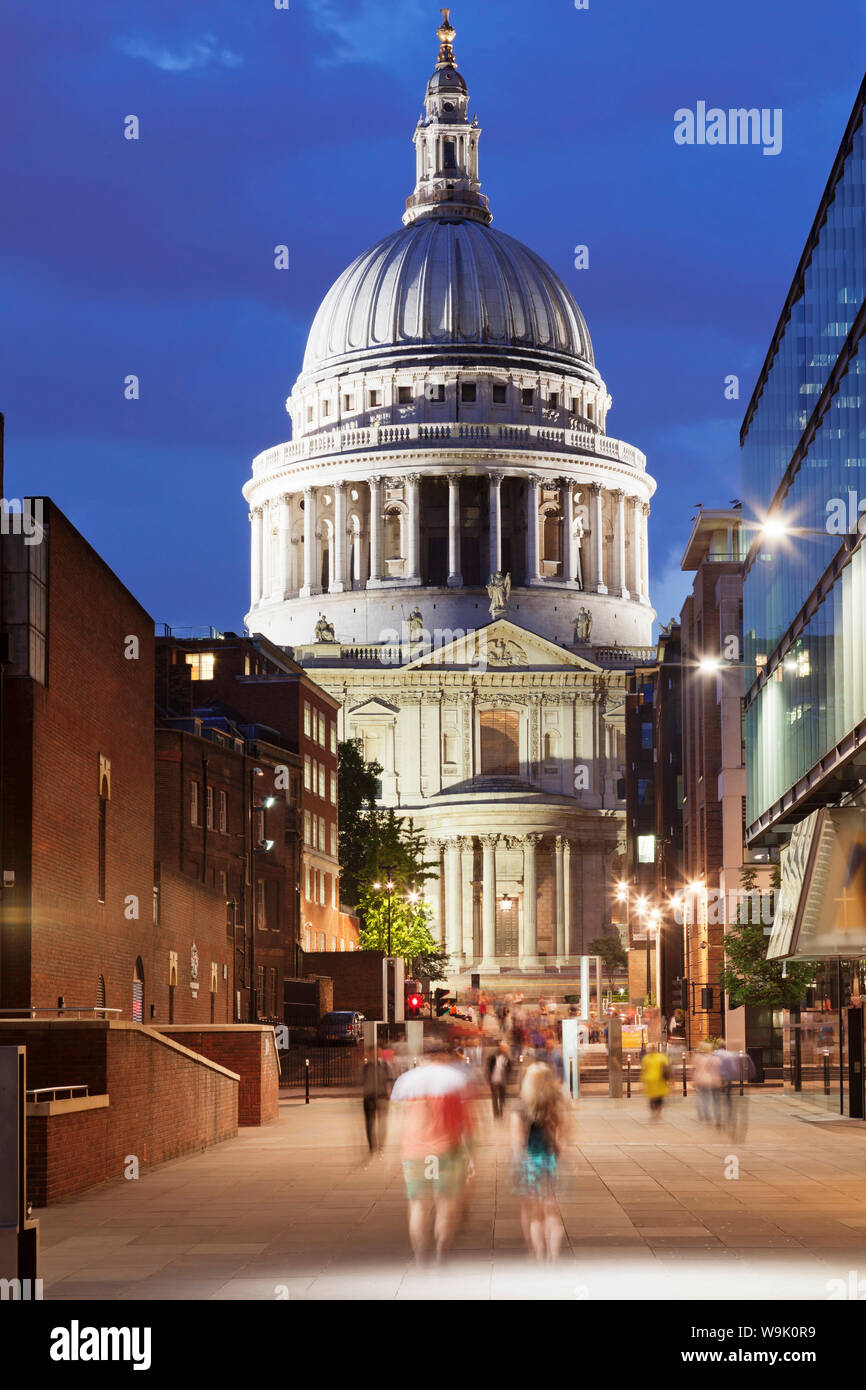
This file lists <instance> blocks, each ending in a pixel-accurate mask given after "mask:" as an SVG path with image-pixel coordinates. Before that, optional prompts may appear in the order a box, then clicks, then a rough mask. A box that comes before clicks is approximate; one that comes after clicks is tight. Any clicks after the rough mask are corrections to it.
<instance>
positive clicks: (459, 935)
mask: <svg viewBox="0 0 866 1390" xmlns="http://www.w3.org/2000/svg"><path fill="white" fill-rule="evenodd" d="M476 842H477V843H478V844H480V849H481V854H480V860H481V878H480V885H479V880H478V877H477V859H478V855H477V851H476ZM438 843H439V847H440V848H441V849H442V851H443V860H442V862H443V867H444V883H443V884H442V885H440V884H439V882H438V880H436V879H435V878H434V880H433V881H432V884H431V885H430V886H428V888H427V890H426V892H427V896H428V898H431V899H433V900H434V902H435V907H434V920H433V929H434V932H436V933H437V935H438V938H439V940H440V941H441V943H442V945H443V947H444V949H445V950H446V951H447V952H448V954H449V956H451V957H452V960H453V961H454V962H455V963H463V964H466V965H468V964H469V963H470V962H472V963H474V964H475V967H476V968H477V969H479V970H482V971H483V970H485V969H493V968H496V967H498V966H500V965H506V964H507V965H511V966H513V965H515V964H518V965H519V967H520V968H521V969H532V968H538V967H539V966H540V965H541V964H542V961H541V958H540V957H539V950H538V947H539V920H538V919H539V890H538V856H539V852H542V853H544V852H547V853H549V855H550V857H551V858H552V868H553V883H552V889H551V893H550V895H549V905H550V908H551V909H552V918H553V932H552V938H551V940H550V941H549V943H548V944H547V949H546V950H545V954H544V959H545V962H546V963H548V964H553V963H555V961H556V960H561V959H567V958H568V957H570V956H572V955H576V954H579V952H580V949H581V945H582V943H581V942H580V941H578V939H577V922H576V920H575V917H574V912H573V903H574V888H575V882H576V865H575V862H574V856H575V854H576V853H577V851H576V850H574V849H573V847H572V843H571V841H570V840H569V839H568V838H567V837H566V836H563V835H555V836H542V835H541V834H537V833H534V832H533V833H530V834H525V835H517V836H515V835H498V834H482V835H479V836H476V837H473V836H463V835H458V836H453V837H451V838H449V839H445V840H442V841H439V842H438ZM435 847H436V842H433V843H432V845H431V844H429V843H428V852H429V850H430V849H431V848H432V849H433V850H434V852H435ZM503 850H508V851H511V852H513V851H514V850H519V851H521V852H522V865H521V868H522V875H520V876H518V878H517V879H516V880H515V876H514V875H513V873H511V874H503V872H502V867H503V866H502V860H501V857H500V860H499V863H498V864H497V851H503ZM512 864H513V860H512ZM498 879H499V883H498ZM521 879H522V891H521V888H520V886H518V887H517V888H516V889H512V885H514V884H515V882H517V884H518V885H520V882H521ZM479 886H480V889H481V892H480V906H481V934H480V941H479V942H476V939H475V917H476V911H475V904H476V896H477V895H476V888H478V887H479ZM503 888H504V890H506V891H503ZM442 889H444V892H443V891H441V890H442ZM506 895H507V896H508V897H509V898H510V899H511V904H512V905H511V908H510V911H511V912H513V913H514V914H515V919H516V925H517V953H516V959H515V956H514V955H513V954H505V955H503V954H501V953H500V952H498V951H497V940H496V928H497V903H499V904H500V905H501V902H502V900H503V898H504V897H505V896H506ZM440 905H441V907H442V908H444V914H443V916H442V917H440ZM479 946H480V952H479V949H478V948H479Z"/></svg>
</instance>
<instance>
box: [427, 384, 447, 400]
mask: <svg viewBox="0 0 866 1390" xmlns="http://www.w3.org/2000/svg"><path fill="white" fill-rule="evenodd" d="M426 394H427V399H428V401H444V399H445V387H444V386H443V385H442V383H441V382H432V383H431V384H430V385H428V387H427V392H426Z"/></svg>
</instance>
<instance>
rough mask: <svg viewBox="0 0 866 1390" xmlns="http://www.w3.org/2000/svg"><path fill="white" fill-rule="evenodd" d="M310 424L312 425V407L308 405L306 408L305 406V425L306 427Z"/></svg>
mask: <svg viewBox="0 0 866 1390" xmlns="http://www.w3.org/2000/svg"><path fill="white" fill-rule="evenodd" d="M312 423H313V407H312V406H311V405H308V406H307V424H308V425H311V424H312Z"/></svg>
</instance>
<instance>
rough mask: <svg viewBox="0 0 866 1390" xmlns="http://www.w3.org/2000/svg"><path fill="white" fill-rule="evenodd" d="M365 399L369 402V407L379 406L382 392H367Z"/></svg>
mask: <svg viewBox="0 0 866 1390" xmlns="http://www.w3.org/2000/svg"><path fill="white" fill-rule="evenodd" d="M367 399H368V400H369V403H370V405H381V404H382V392H381V391H370V392H368V397H367Z"/></svg>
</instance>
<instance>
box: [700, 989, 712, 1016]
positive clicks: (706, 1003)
mask: <svg viewBox="0 0 866 1390" xmlns="http://www.w3.org/2000/svg"><path fill="white" fill-rule="evenodd" d="M712 1007H713V987H712V985H704V986H703V987H702V988H701V1008H702V1009H706V1011H707V1012H708V1013H709V1011H710V1009H711V1008H712Z"/></svg>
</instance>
